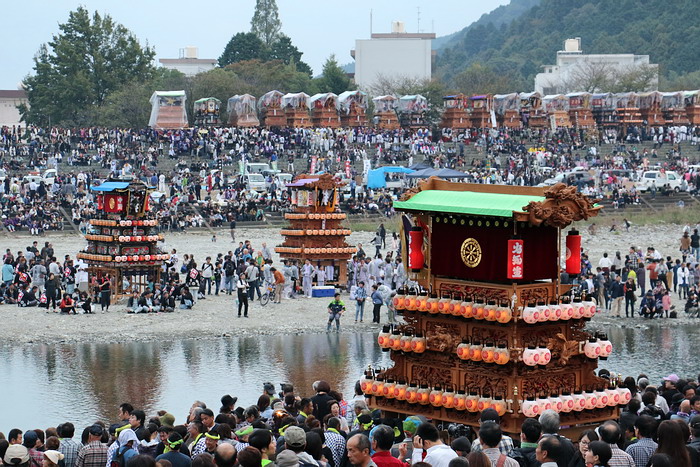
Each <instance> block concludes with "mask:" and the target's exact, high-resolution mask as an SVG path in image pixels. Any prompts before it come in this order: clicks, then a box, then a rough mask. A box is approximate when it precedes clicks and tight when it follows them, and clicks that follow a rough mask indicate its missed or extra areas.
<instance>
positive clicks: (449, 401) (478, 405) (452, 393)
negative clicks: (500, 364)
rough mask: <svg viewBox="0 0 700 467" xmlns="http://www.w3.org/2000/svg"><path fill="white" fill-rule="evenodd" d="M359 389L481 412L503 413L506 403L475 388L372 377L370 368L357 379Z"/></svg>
mask: <svg viewBox="0 0 700 467" xmlns="http://www.w3.org/2000/svg"><path fill="white" fill-rule="evenodd" d="M360 389H361V390H362V392H363V393H364V394H365V395H366V396H375V397H385V398H387V399H396V400H399V401H405V402H407V403H409V404H418V405H432V406H433V407H444V408H446V409H455V410H459V411H467V412H482V411H484V410H486V409H488V408H492V409H495V410H496V411H497V412H498V414H499V415H504V414H505V413H506V412H507V410H508V406H507V403H506V401H505V400H504V399H503V396H500V395H499V396H495V397H491V396H490V395H488V394H484V395H479V394H478V393H477V392H476V391H470V393H469V394H467V393H466V391H464V390H463V389H458V390H455V389H454V388H452V387H451V386H447V387H446V388H445V389H444V390H443V389H442V386H440V385H436V386H434V387H430V386H429V385H428V384H426V383H421V384H418V383H416V382H411V383H408V384H407V383H406V381H405V380H403V379H399V380H398V381H395V380H394V379H392V378H386V379H385V378H384V377H383V376H381V375H377V376H376V377H375V376H373V375H372V374H371V372H365V375H364V376H363V377H362V378H361V379H360Z"/></svg>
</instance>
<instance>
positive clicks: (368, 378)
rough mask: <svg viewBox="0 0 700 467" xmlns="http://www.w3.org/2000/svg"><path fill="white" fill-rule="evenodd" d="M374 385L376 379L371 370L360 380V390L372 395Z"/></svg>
mask: <svg viewBox="0 0 700 467" xmlns="http://www.w3.org/2000/svg"><path fill="white" fill-rule="evenodd" d="M372 384H374V378H373V375H372V372H371V371H370V370H368V371H365V374H364V375H362V378H360V389H361V390H362V392H363V393H365V394H370V393H371V392H372Z"/></svg>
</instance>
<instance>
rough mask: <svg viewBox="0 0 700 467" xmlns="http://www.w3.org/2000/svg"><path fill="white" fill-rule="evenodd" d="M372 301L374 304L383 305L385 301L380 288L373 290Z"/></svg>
mask: <svg viewBox="0 0 700 467" xmlns="http://www.w3.org/2000/svg"><path fill="white" fill-rule="evenodd" d="M372 303H373V304H374V305H381V304H383V303H384V298H383V297H382V294H380V293H379V290H375V291H374V292H372Z"/></svg>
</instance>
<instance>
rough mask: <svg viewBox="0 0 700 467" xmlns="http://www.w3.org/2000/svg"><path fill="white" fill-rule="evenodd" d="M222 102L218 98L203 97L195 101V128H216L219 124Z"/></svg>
mask: <svg viewBox="0 0 700 467" xmlns="http://www.w3.org/2000/svg"><path fill="white" fill-rule="evenodd" d="M220 108H221V101H220V100H219V99H217V98H216V97H203V98H201V99H197V100H196V101H194V124H195V126H216V125H218V124H219V109H220Z"/></svg>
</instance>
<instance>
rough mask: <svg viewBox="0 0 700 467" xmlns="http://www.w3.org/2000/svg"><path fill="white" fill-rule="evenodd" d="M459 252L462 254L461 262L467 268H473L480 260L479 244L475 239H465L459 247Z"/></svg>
mask: <svg viewBox="0 0 700 467" xmlns="http://www.w3.org/2000/svg"><path fill="white" fill-rule="evenodd" d="M459 252H460V255H461V256H462V262H463V263H464V264H465V265H466V266H467V267H468V268H475V267H477V266H478V265H479V263H480V262H481V245H479V242H477V241H476V239H473V238H468V239H466V240H465V241H464V242H463V243H462V248H460V250H459Z"/></svg>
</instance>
